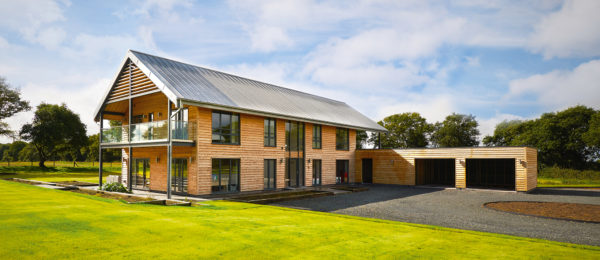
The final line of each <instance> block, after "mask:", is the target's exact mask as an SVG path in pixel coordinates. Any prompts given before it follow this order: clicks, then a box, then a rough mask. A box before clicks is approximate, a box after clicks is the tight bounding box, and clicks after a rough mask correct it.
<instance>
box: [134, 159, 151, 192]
mask: <svg viewBox="0 0 600 260" xmlns="http://www.w3.org/2000/svg"><path fill="white" fill-rule="evenodd" d="M131 185H132V187H133V188H134V189H149V188H150V159H148V158H134V159H133V173H132V174H131Z"/></svg>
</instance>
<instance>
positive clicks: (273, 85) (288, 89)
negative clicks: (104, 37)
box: [129, 49, 347, 105]
mask: <svg viewBox="0 0 600 260" xmlns="http://www.w3.org/2000/svg"><path fill="white" fill-rule="evenodd" d="M129 51H130V52H135V53H139V54H143V55H147V56H152V57H156V58H159V59H164V60H169V61H172V62H177V63H181V64H184V65H188V66H192V67H196V68H200V69H204V70H209V71H212V72H216V73H221V74H225V75H229V76H232V77H236V78H239V79H242V80H248V81H253V82H257V83H261V84H266V85H269V86H272V87H276V88H280V89H283V90H287V91H293V92H297V93H299V94H303V95H308V96H311V97H316V98H320V99H325V100H329V101H333V102H337V103H341V104H346V102H343V101H339V100H335V99H331V98H326V97H322V96H318V95H315V94H311V93H307V92H303V91H299V90H295V89H291V88H286V87H282V86H278V85H275V84H271V83H267V82H263V81H259V80H254V79H250V78H246V77H242V76H238V75H235V74H231V73H228V72H223V71H218V70H215V69H210V68H206V67H202V66H198V65H194V64H190V63H186V62H182V61H177V60H174V59H170V58H165V57H161V56H157V55H153V54H149V53H145V52H141V51H136V50H131V49H130V50H129ZM346 105H347V104H346Z"/></svg>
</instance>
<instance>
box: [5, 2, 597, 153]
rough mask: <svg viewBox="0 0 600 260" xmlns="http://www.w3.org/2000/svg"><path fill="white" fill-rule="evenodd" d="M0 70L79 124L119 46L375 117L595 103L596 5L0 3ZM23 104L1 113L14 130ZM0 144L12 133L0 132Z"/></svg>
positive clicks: (487, 117) (533, 110) (121, 51)
mask: <svg viewBox="0 0 600 260" xmlns="http://www.w3.org/2000/svg"><path fill="white" fill-rule="evenodd" d="M0 7H1V8H0V17H2V18H1V19H0V76H3V77H5V78H6V79H7V81H8V82H9V83H10V84H11V85H13V86H15V87H19V88H20V89H21V91H22V93H23V95H24V97H25V99H27V100H30V101H31V102H32V104H33V105H37V104H39V103H40V102H42V101H44V102H48V103H62V102H64V103H66V104H67V106H69V107H70V108H71V109H72V110H74V111H76V112H77V113H79V114H80V115H81V118H82V120H83V121H84V122H85V123H86V124H87V127H88V132H89V133H90V134H91V133H97V131H98V125H97V124H95V123H94V122H93V120H92V117H93V115H92V114H93V110H94V109H95V107H96V105H97V104H98V102H100V98H101V97H100V95H101V93H104V91H105V89H106V88H108V87H109V84H110V80H111V77H112V76H113V75H114V74H115V73H116V72H117V70H118V69H119V68H118V65H119V63H120V62H121V60H122V59H123V57H124V55H125V53H126V51H127V50H128V49H134V50H139V51H143V52H147V53H152V54H156V55H160V56H165V57H169V58H173V59H177V60H181V61H184V62H188V63H192V64H196V65H200V66H205V67H209V68H213V69H217V70H221V71H225V72H229V73H233V74H238V75H241V76H246V77H249V78H253V79H257V80H261V81H265V82H269V83H273V84H277V85H282V86H285V87H289V88H293V89H297V90H301V91H306V92H310V93H314V94H318V95H322V96H326V97H329V98H332V99H336V100H340V101H344V102H346V103H348V104H349V105H351V106H352V107H354V108H356V109H357V110H359V111H361V112H363V113H364V114H366V115H368V116H369V117H371V118H372V119H374V120H380V119H382V118H383V117H385V116H388V115H391V114H394V113H401V112H411V111H414V112H419V113H421V114H422V115H423V116H425V117H426V118H427V119H428V121H430V122H436V121H441V120H443V118H444V117H445V116H446V115H448V114H450V113H452V112H457V113H464V114H473V115H475V116H476V118H477V120H478V121H479V123H480V130H481V132H482V133H483V134H489V133H491V132H492V131H493V128H494V126H495V124H496V123H498V122H500V121H502V120H504V119H528V118H535V117H538V116H539V115H541V114H542V113H544V112H550V111H557V110H560V109H564V108H567V107H569V106H574V105H577V104H583V105H587V106H591V107H594V108H596V109H600V27H599V25H600V15H599V14H600V1H597V0H589V1H555V0H541V1H533V0H532V1H493V0H465V1H431V2H428V1H424V0H416V1H331V2H329V1H311V0H305V1H284V0H275V1H248V0H246V1H191V0H190V1H170V0H148V1H145V2H143V1H125V0H114V1H67V0H63V1H61V0H57V1H53V0H35V1H33V0H32V1H29V0H20V1H14V0H0ZM32 115H33V112H27V113H21V114H19V115H17V116H15V117H13V118H10V119H8V120H7V122H8V123H9V124H10V125H11V127H12V128H13V129H20V126H21V125H22V124H23V123H26V122H29V121H30V120H31V118H32ZM0 141H1V142H6V141H8V140H7V139H6V138H3V139H0Z"/></svg>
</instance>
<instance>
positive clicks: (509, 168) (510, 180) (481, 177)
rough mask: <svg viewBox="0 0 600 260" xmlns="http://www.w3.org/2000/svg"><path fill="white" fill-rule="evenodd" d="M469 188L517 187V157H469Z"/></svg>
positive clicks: (511, 188) (512, 188)
mask: <svg viewBox="0 0 600 260" xmlns="http://www.w3.org/2000/svg"><path fill="white" fill-rule="evenodd" d="M467 188H500V189H510V190H514V189H515V159H467Z"/></svg>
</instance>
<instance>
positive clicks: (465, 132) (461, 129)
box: [431, 113, 479, 147]
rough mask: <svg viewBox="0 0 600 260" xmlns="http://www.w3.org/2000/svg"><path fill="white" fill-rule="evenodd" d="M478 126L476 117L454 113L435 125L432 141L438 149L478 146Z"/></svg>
mask: <svg viewBox="0 0 600 260" xmlns="http://www.w3.org/2000/svg"><path fill="white" fill-rule="evenodd" d="M478 126H479V123H477V120H475V116H473V115H462V114H456V113H452V115H449V116H447V117H446V119H445V120H444V121H443V122H441V123H440V122H437V123H436V124H435V127H434V131H433V134H432V135H431V141H432V143H433V144H434V146H436V147H461V146H477V145H478V144H479V141H478V140H477V136H478V135H479V130H478V129H477V127H478Z"/></svg>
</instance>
